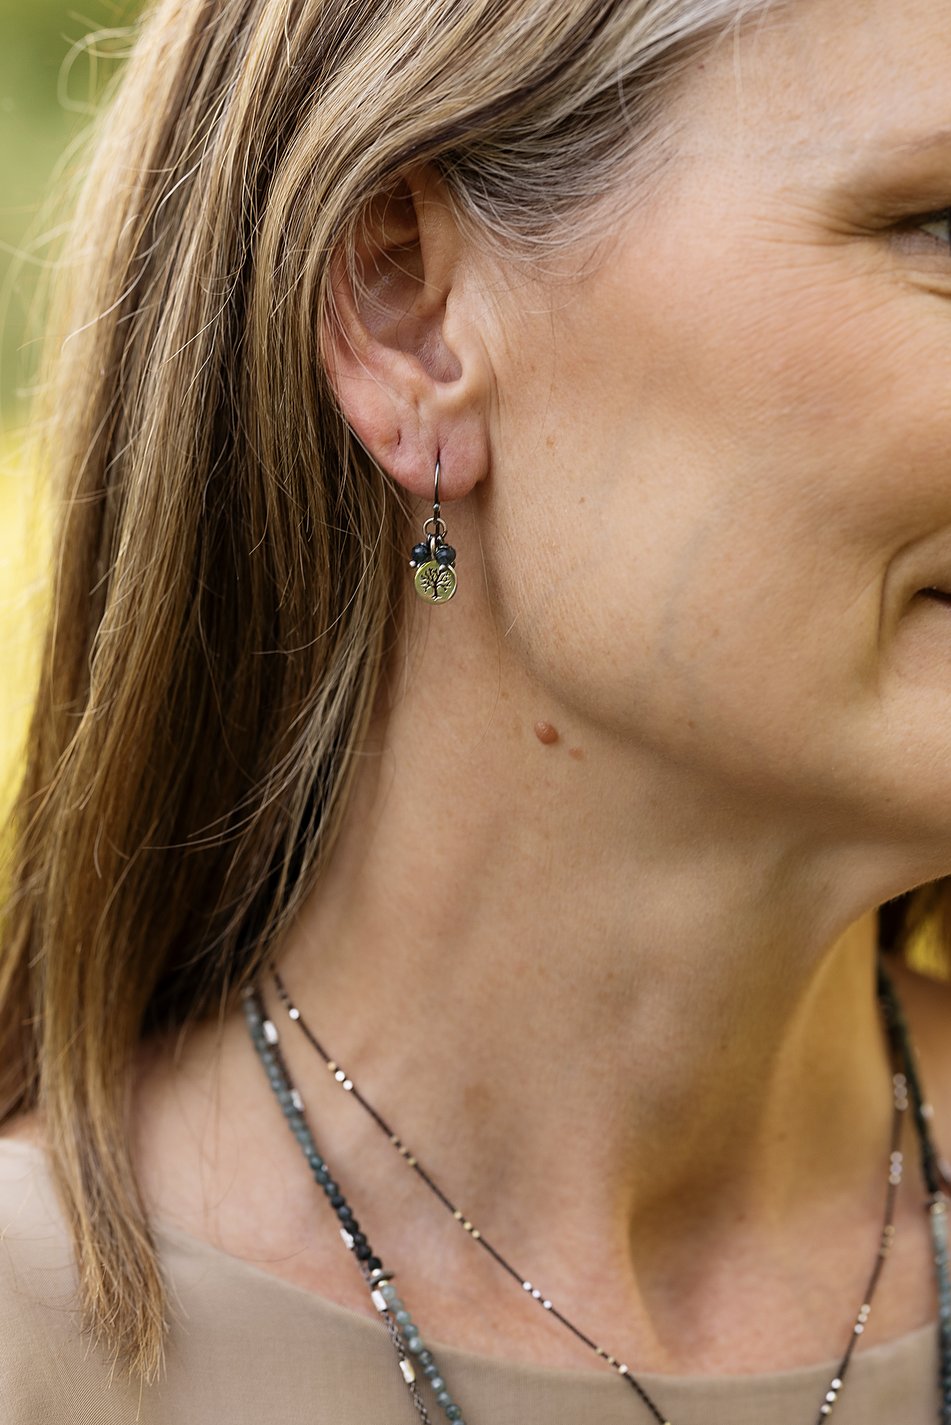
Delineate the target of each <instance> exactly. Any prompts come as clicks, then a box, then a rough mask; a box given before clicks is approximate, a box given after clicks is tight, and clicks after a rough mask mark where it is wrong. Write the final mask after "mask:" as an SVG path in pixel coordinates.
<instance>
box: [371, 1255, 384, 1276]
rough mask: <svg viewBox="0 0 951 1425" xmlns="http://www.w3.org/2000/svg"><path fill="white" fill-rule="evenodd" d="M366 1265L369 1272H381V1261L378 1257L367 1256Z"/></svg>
mask: <svg viewBox="0 0 951 1425" xmlns="http://www.w3.org/2000/svg"><path fill="white" fill-rule="evenodd" d="M367 1266H368V1267H369V1268H370V1271H371V1272H381V1271H382V1270H383V1263H382V1262H381V1261H380V1259H379V1257H368V1258H367Z"/></svg>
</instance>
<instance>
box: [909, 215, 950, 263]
mask: <svg viewBox="0 0 951 1425" xmlns="http://www.w3.org/2000/svg"><path fill="white" fill-rule="evenodd" d="M912 226H913V227H914V228H915V230H916V231H917V232H922V233H928V235H929V236H930V237H933V238H935V239H936V241H937V242H940V243H941V245H942V247H946V248H947V249H948V251H949V252H951V208H942V209H941V211H940V212H938V213H927V214H925V216H924V217H923V218H921V219H920V220H919V221H918V222H915V223H914V224H913V225H912Z"/></svg>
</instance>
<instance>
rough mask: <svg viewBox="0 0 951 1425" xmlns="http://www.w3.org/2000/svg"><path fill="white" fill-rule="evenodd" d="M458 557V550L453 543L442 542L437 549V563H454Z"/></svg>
mask: <svg viewBox="0 0 951 1425" xmlns="http://www.w3.org/2000/svg"><path fill="white" fill-rule="evenodd" d="M455 558H456V551H455V550H454V549H453V547H452V545H451V544H441V545H440V546H439V548H438V549H437V550H436V562H437V564H452V563H453V562H454V560H455Z"/></svg>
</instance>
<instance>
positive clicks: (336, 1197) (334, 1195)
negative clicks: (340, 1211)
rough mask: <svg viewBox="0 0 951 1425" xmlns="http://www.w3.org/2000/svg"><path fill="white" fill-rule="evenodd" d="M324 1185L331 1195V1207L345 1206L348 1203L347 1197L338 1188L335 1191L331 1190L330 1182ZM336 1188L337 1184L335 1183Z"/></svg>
mask: <svg viewBox="0 0 951 1425" xmlns="http://www.w3.org/2000/svg"><path fill="white" fill-rule="evenodd" d="M324 1187H325V1188H326V1190H327V1192H328V1194H329V1195H330V1206H331V1207H344V1206H345V1205H346V1201H347V1199H346V1198H345V1197H344V1196H343V1194H342V1193H339V1192H337V1191H336V1190H335V1191H334V1192H331V1191H330V1183H324ZM334 1188H335V1189H336V1184H334Z"/></svg>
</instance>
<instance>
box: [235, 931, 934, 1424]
mask: <svg viewBox="0 0 951 1425" xmlns="http://www.w3.org/2000/svg"><path fill="white" fill-rule="evenodd" d="M270 969H271V974H272V977H273V980H274V984H275V987H276V990H277V993H278V995H279V997H280V999H281V1002H282V1003H283V1005H284V1007H285V1009H286V1010H287V1013H288V1016H289V1018H290V1019H291V1020H293V1021H294V1022H295V1023H296V1024H297V1026H298V1027H299V1028H300V1029H301V1031H302V1032H303V1033H304V1035H305V1036H306V1038H307V1039H308V1041H309V1042H310V1044H311V1045H312V1046H313V1048H314V1049H315V1050H316V1051H317V1053H318V1054H320V1056H321V1058H322V1059H323V1061H324V1063H325V1065H326V1067H327V1069H328V1070H329V1071H330V1073H332V1074H333V1076H334V1080H335V1082H337V1083H338V1084H339V1085H340V1087H341V1089H342V1090H343V1091H344V1092H346V1093H348V1094H350V1095H351V1097H353V1098H355V1099H356V1100H357V1102H358V1103H359V1104H360V1105H361V1106H362V1107H363V1108H364V1109H365V1111H366V1112H367V1113H368V1114H369V1115H370V1116H371V1118H372V1119H373V1120H374V1122H375V1123H376V1124H377V1126H378V1127H379V1128H380V1130H381V1131H382V1132H383V1133H385V1134H386V1136H387V1138H388V1139H389V1140H390V1142H391V1143H392V1144H393V1146H394V1148H396V1150H397V1151H398V1152H399V1154H400V1156H401V1157H402V1158H403V1159H404V1160H405V1162H406V1163H407V1165H408V1166H409V1167H410V1168H412V1170H413V1171H414V1172H415V1173H416V1174H417V1176H418V1177H420V1178H421V1179H422V1180H423V1182H424V1183H425V1184H426V1186H427V1187H428V1188H429V1189H430V1191H431V1192H433V1193H434V1194H435V1196H436V1197H438V1198H439V1200H440V1202H441V1203H442V1204H443V1206H444V1207H445V1208H446V1209H447V1210H448V1211H449V1212H450V1213H451V1214H452V1216H453V1218H454V1219H455V1220H456V1221H457V1222H458V1223H459V1225H460V1227H461V1228H462V1229H463V1230H464V1231H465V1232H467V1233H468V1235H469V1236H470V1237H472V1238H473V1240H474V1241H476V1242H478V1243H479V1245H480V1246H481V1247H482V1248H484V1250H485V1251H487V1252H488V1253H489V1254H490V1255H491V1256H492V1257H493V1258H494V1259H495V1261H496V1262H497V1263H498V1265H499V1266H500V1267H502V1269H503V1270H504V1271H506V1272H507V1273H508V1275H509V1276H511V1277H512V1278H513V1279H514V1280H515V1281H516V1282H518V1284H519V1286H520V1287H521V1288H522V1290H523V1291H525V1292H526V1293H527V1294H528V1295H529V1296H530V1298H531V1299H532V1300H533V1301H536V1302H537V1303H538V1304H539V1306H540V1307H541V1308H542V1309H543V1310H544V1311H546V1312H547V1313H548V1314H549V1315H551V1316H553V1317H554V1318H555V1319H556V1320H557V1321H558V1322H560V1324H561V1325H563V1326H564V1327H565V1328H566V1329H567V1330H569V1331H571V1332H572V1334H573V1335H574V1336H576V1337H577V1339H578V1340H580V1341H581V1342H583V1343H584V1345H586V1346H587V1347H589V1349H590V1350H592V1351H594V1352H595V1353H596V1354H597V1355H598V1356H599V1357H601V1359H602V1360H604V1361H605V1362H606V1363H607V1364H608V1365H609V1366H610V1367H611V1369H612V1370H614V1371H615V1372H616V1373H617V1374H618V1375H619V1376H621V1377H622V1378H623V1379H624V1380H625V1381H627V1383H628V1384H629V1385H630V1386H631V1387H632V1388H633V1390H634V1391H635V1392H636V1394H637V1395H638V1397H639V1398H640V1401H641V1403H642V1404H643V1405H644V1406H645V1407H646V1408H647V1410H648V1411H649V1412H650V1414H651V1415H652V1416H653V1418H654V1420H655V1421H657V1422H658V1425H671V1422H670V1421H669V1419H668V1418H667V1416H666V1415H665V1414H664V1413H663V1412H662V1411H661V1410H660V1409H659V1408H658V1406H657V1405H656V1404H655V1402H654V1401H653V1400H652V1398H651V1397H650V1395H649V1394H648V1393H647V1391H646V1390H645V1389H644V1387H643V1386H642V1385H641V1383H640V1382H639V1381H638V1380H637V1379H636V1377H635V1376H634V1374H633V1372H632V1371H631V1370H630V1369H629V1368H628V1366H627V1365H625V1364H624V1363H623V1362H621V1361H619V1360H618V1359H617V1358H616V1357H615V1356H614V1355H612V1354H611V1353H610V1352H608V1351H607V1350H605V1349H604V1348H603V1347H602V1346H600V1345H598V1344H597V1342H595V1341H593V1340H592V1339H591V1337H590V1336H588V1335H587V1334H586V1333H585V1332H584V1331H582V1330H581V1329H580V1328H579V1327H578V1326H576V1325H575V1324H574V1323H573V1322H572V1321H570V1320H569V1319H568V1317H567V1316H565V1315H564V1314H563V1313H562V1312H561V1311H559V1310H558V1308H557V1307H556V1306H555V1305H554V1303H553V1302H552V1300H551V1299H550V1298H549V1297H548V1296H546V1295H545V1294H544V1293H543V1292H542V1291H541V1290H539V1289H538V1288H537V1287H535V1286H533V1285H532V1283H531V1281H529V1280H528V1279H527V1277H525V1276H524V1275H523V1274H522V1273H521V1272H519V1271H517V1270H516V1269H515V1268H514V1267H513V1266H512V1265H511V1263H509V1262H508V1261H507V1260H506V1259H505V1257H503V1255H502V1254H501V1252H499V1251H498V1250H497V1249H496V1248H495V1247H494V1246H493V1245H492V1244H491V1242H489V1241H488V1240H487V1238H486V1237H485V1236H484V1235H483V1233H482V1232H481V1231H480V1229H479V1228H477V1227H475V1226H474V1225H473V1223H472V1222H471V1221H470V1219H469V1218H468V1217H467V1216H466V1214H465V1213H463V1212H462V1211H461V1210H460V1209H459V1208H458V1207H457V1206H456V1205H455V1203H453V1201H452V1200H451V1198H450V1197H449V1196H448V1195H447V1194H446V1193H445V1192H444V1191H443V1189H442V1188H441V1187H440V1186H439V1185H438V1184H437V1183H436V1182H435V1181H434V1180H433V1179H432V1177H430V1175H429V1174H428V1173H427V1172H426V1171H425V1169H423V1168H422V1167H421V1165H420V1164H419V1162H418V1160H417V1159H416V1157H415V1155H414V1154H413V1153H411V1152H410V1150H409V1148H408V1147H407V1146H406V1145H405V1144H404V1143H403V1142H402V1140H401V1139H400V1138H399V1136H398V1135H397V1134H396V1133H394V1132H393V1130H392V1129H391V1127H390V1125H389V1124H388V1123H387V1122H386V1120H385V1119H384V1118H383V1117H382V1116H381V1115H380V1114H379V1113H378V1112H377V1110H376V1109H375V1108H374V1107H373V1105H372V1104H370V1103H369V1102H368V1101H367V1100H366V1099H365V1098H364V1096H363V1095H362V1094H361V1093H360V1091H359V1089H358V1088H357V1087H356V1085H355V1083H354V1082H353V1079H352V1078H351V1077H350V1076H349V1075H348V1074H347V1073H346V1071H345V1070H343V1069H342V1068H341V1067H340V1066H339V1064H338V1063H337V1062H336V1060H334V1059H333V1058H331V1057H330V1055H329V1054H328V1053H327V1051H326V1050H325V1049H324V1048H323V1046H322V1045H321V1044H320V1042H319V1041H318V1039H317V1038H316V1036H315V1035H314V1033H313V1032H312V1031H311V1029H310V1028H309V1026H308V1025H307V1024H306V1023H305V1021H304V1020H303V1018H302V1016H301V1013H300V1010H299V1009H298V1008H297V1007H296V1006H295V1005H294V1004H293V1003H292V1001H291V999H290V996H289V995H288V993H287V990H286V988H285V986H284V983H283V981H282V979H281V977H280V975H279V974H278V971H277V968H276V966H275V965H274V964H273V963H272V964H271V965H270ZM877 989H878V998H879V1003H880V1005H881V1008H882V1012H883V1015H884V1020H885V1027H886V1030H887V1034H888V1040H889V1047H890V1051H891V1059H892V1070H893V1072H892V1090H893V1099H894V1111H893V1118H892V1131H891V1144H890V1152H889V1163H888V1186H887V1190H886V1194H885V1220H884V1225H883V1227H882V1232H881V1236H880V1239H879V1243H878V1247H877V1250H876V1254H875V1262H874V1266H873V1269H872V1272H871V1276H870V1278H869V1282H868V1285H867V1287H866V1290H865V1294H864V1296H863V1298H862V1304H861V1306H860V1307H859V1310H858V1312H857V1314H856V1318H855V1322H854V1324H853V1326H852V1330H851V1333H850V1335H849V1340H848V1345H847V1346H846V1349H845V1351H844V1353H843V1356H842V1358H841V1360H840V1362H839V1364H838V1366H837V1368H836V1372H835V1375H834V1376H833V1378H832V1379H831V1381H830V1383H829V1386H828V1389H827V1390H826V1392H825V1395H824V1398H823V1400H822V1402H821V1404H820V1406H819V1411H818V1416H817V1419H816V1425H823V1422H825V1421H826V1420H827V1419H828V1417H829V1416H830V1415H831V1414H832V1412H833V1410H834V1408H835V1405H836V1402H837V1401H838V1399H839V1396H840V1394H841V1391H842V1389H843V1386H844V1384H845V1379H846V1375H847V1372H848V1368H849V1363H850V1361H851V1358H852V1353H853V1350H854V1348H855V1346H856V1343H857V1342H858V1339H859V1337H860V1336H861V1335H862V1334H863V1333H864V1331H865V1327H866V1323H867V1321H868V1318H869V1314H870V1312H871V1309H872V1298H873V1296H874V1293H875V1288H876V1286H877V1285H878V1280H879V1276H880V1274H881V1271H882V1268H883V1266H884V1264H885V1261H886V1260H887V1258H888V1255H889V1253H890V1251H891V1249H892V1246H893V1243H894V1239H895V1226H894V1211H895V1199H896V1195H897V1190H898V1187H899V1185H900V1183H901V1181H902V1175H903V1166H904V1159H903V1154H902V1151H901V1141H902V1126H903V1121H904V1117H905V1114H906V1112H907V1110H908V1107H909V1091H910V1094H911V1106H912V1110H913V1117H914V1122H915V1127H916V1130H917V1133H918V1138H919V1145H920V1151H921V1169H922V1175H923V1178H924V1181H925V1186H926V1188H927V1198H926V1201H925V1209H926V1211H928V1213H929V1217H930V1224H931V1234H932V1245H933V1255H934V1264H935V1274H936V1279H937V1287H938V1302H939V1318H938V1325H939V1341H940V1353H939V1354H940V1361H939V1391H940V1409H939V1413H938V1417H937V1418H938V1420H939V1421H940V1425H951V1272H949V1252H948V1202H949V1199H948V1197H947V1196H946V1194H945V1193H944V1191H943V1187H944V1185H945V1183H946V1180H945V1179H944V1177H943V1172H942V1164H941V1162H940V1160H939V1158H938V1154H937V1152H936V1150H935V1146H934V1144H933V1142H932V1138H931V1132H930V1128H929V1123H930V1119H931V1117H932V1113H933V1111H932V1109H931V1106H930V1105H929V1104H928V1103H927V1102H926V1101H925V1100H924V1098H923V1095H922V1092H921V1086H920V1081H919V1075H918V1071H917V1065H916V1060H915V1055H914V1052H913V1049H912V1046H911V1040H910V1035H909V1032H908V1026H907V1024H906V1022H905V1018H904V1015H903V1012H902V1009H901V1006H900V1004H899V1002H898V999H897V996H896V994H895V990H894V987H893V985H892V983H891V980H890V978H889V976H888V974H887V972H886V970H885V966H884V964H883V962H882V958H881V956H879V960H878V986H877ZM243 1007H244V1013H245V1018H246V1020H247V1024H248V1028H249V1031H250V1033H251V1037H252V1040H253V1042H254V1046H255V1048H256V1049H257V1052H258V1055H259V1057H260V1059H261V1062H262V1064H263V1066H264V1069H265V1071H266V1073H267V1075H268V1078H269V1080H270V1082H271V1087H272V1088H273V1090H274V1093H275V1095H276V1097H277V1099H278V1101H279V1103H280V1105H281V1107H282V1109H283V1112H284V1114H285V1117H286V1118H287V1120H288V1127H289V1128H290V1129H291V1131H292V1132H293V1134H294V1136H295V1138H296V1139H297V1141H298V1142H299V1144H300V1146H301V1149H302V1151H303V1153H304V1156H305V1158H306V1159H307V1162H308V1164H309V1166H310V1168H311V1171H312V1173H313V1176H314V1178H315V1180H316V1182H317V1183H318V1185H319V1186H320V1187H321V1188H322V1189H323V1191H324V1194H325V1196H326V1197H327V1200H328V1202H329V1203H330V1206H331V1207H332V1208H333V1210H334V1212H335V1215H336V1217H337V1219H338V1223H339V1230H340V1235H341V1237H342V1239H343V1242H344V1245H345V1246H346V1247H347V1248H348V1250H349V1251H350V1252H351V1253H352V1254H353V1257H354V1259H355V1261H356V1263H357V1266H358V1267H359V1269H360V1271H361V1274H362V1275H363V1277H364V1280H365V1281H366V1283H367V1286H368V1288H369V1291H370V1296H371V1300H372V1301H373V1304H374V1306H375V1307H376V1309H377V1311H378V1312H379V1313H380V1315H381V1317H382V1319H383V1323H384V1325H385V1327H386V1329H387V1331H388V1333H389V1336H390V1339H391V1341H392V1343H393V1346H394V1349H395V1351H396V1355H397V1359H398V1363H399V1368H400V1371H401V1373H402V1375H403V1379H404V1380H405V1382H406V1384H407V1386H408V1388H409V1392H410V1396H411V1399H412V1403H413V1406H414V1408H415V1410H416V1413H417V1415H418V1416H419V1418H420V1419H421V1420H423V1421H425V1422H431V1416H430V1414H429V1412H428V1410H427V1408H426V1405H425V1403H424V1401H423V1399H422V1396H421V1395H420V1391H419V1384H418V1378H417V1368H418V1369H419V1372H420V1373H421V1374H422V1375H423V1377H424V1378H426V1379H427V1381H428V1383H429V1386H430V1388H431V1390H432V1391H433V1393H434V1395H435V1400H436V1403H437V1404H438V1405H439V1406H440V1407H441V1409H442V1411H443V1412H444V1414H445V1416H446V1418H447V1420H449V1421H452V1422H453V1425H465V1422H464V1421H463V1417H462V1410H461V1408H460V1407H459V1405H457V1403H456V1402H455V1400H454V1399H453V1398H452V1396H451V1395H450V1393H449V1391H448V1390H447V1388H446V1383H445V1380H444V1379H443V1376H442V1372H441V1370H440V1368H439V1366H438V1364H437V1362H436V1360H435V1358H434V1356H433V1354H432V1352H431V1351H430V1350H429V1348H428V1347H427V1346H426V1344H425V1342H424V1340H423V1338H422V1336H421V1334H420V1331H419V1328H418V1327H417V1325H416V1323H415V1322H414V1321H413V1319H412V1317H411V1315H410V1313H409V1311H408V1310H407V1308H406V1306H405V1303H404V1302H403V1301H402V1300H401V1298H400V1297H399V1295H398V1294H397V1291H396V1289H395V1287H394V1286H393V1277H394V1276H395V1275H396V1274H395V1272H393V1271H387V1270H386V1269H385V1268H384V1266H383V1263H382V1261H381V1260H380V1258H379V1257H378V1256H376V1255H375V1254H374V1252H373V1249H372V1247H371V1246H370V1244H369V1242H368V1240H367V1237H366V1234H365V1233H364V1232H362V1231H361V1230H360V1224H359V1222H358V1221H357V1220H356V1218H355V1216H354V1213H353V1209H352V1208H351V1207H350V1205H349V1203H348V1202H347V1200H346V1198H345V1197H344V1195H343V1193H342V1192H341V1191H340V1187H339V1185H338V1184H337V1182H336V1181H335V1180H334V1178H333V1177H332V1175H331V1172H330V1168H329V1167H328V1165H327V1163H326V1161H325V1160H324V1158H323V1157H322V1156H321V1155H320V1153H319V1152H318V1150H317V1146H316V1143H315V1141H314V1137H313V1133H312V1131H311V1129H310V1126H309V1124H308V1123H307V1120H306V1117H305V1114H304V1103H303V1100H302V1098H301V1096H300V1094H299V1092H298V1090H297V1088H296V1087H295V1086H294V1084H293V1082H292V1080H291V1077H290V1074H289V1073H288V1070H287V1065H286V1061H285V1059H284V1055H283V1053H282V1052H281V1049H280V1047H279V1035H278V1032H277V1028H276V1026H275V1025H274V1023H273V1021H272V1020H271V1019H270V1018H268V1016H267V1013H266V1010H265V1007H264V1003H263V1000H262V998H261V993H260V991H259V990H258V989H257V988H256V987H253V986H251V987H248V988H247V989H246V990H245V991H244V993H243Z"/></svg>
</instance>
